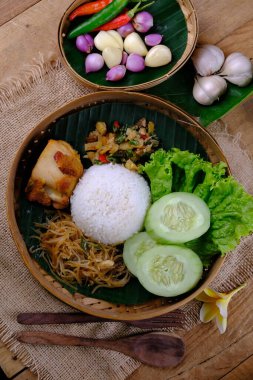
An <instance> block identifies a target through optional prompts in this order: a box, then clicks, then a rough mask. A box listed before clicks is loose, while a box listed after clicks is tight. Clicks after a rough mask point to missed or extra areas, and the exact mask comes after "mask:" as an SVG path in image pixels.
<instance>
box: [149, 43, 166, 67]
mask: <svg viewBox="0 0 253 380" xmlns="http://www.w3.org/2000/svg"><path fill="white" fill-rule="evenodd" d="M171 59H172V55H171V51H170V49H169V48H168V47H167V46H165V45H156V46H153V47H152V48H151V49H150V50H149V52H148V54H147V55H146V58H145V65H146V66H148V67H159V66H164V65H167V64H168V63H170V61H171Z"/></svg>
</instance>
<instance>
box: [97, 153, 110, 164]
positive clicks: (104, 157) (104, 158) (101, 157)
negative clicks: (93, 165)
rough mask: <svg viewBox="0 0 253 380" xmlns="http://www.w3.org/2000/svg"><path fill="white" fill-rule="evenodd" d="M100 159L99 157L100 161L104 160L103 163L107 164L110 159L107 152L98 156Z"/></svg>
mask: <svg viewBox="0 0 253 380" xmlns="http://www.w3.org/2000/svg"><path fill="white" fill-rule="evenodd" d="M98 159H99V161H100V162H103V164H107V163H108V162H109V161H108V160H107V157H106V155H105V154H100V155H99V156H98Z"/></svg>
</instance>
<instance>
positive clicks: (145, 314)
mask: <svg viewBox="0 0 253 380" xmlns="http://www.w3.org/2000/svg"><path fill="white" fill-rule="evenodd" d="M105 102H126V103H134V104H142V105H143V106H144V105H147V104H148V105H152V107H156V108H155V109H157V110H159V112H163V111H164V112H166V111H169V112H173V113H175V114H176V115H177V116H178V119H175V120H177V121H178V122H182V123H183V124H185V125H186V124H189V125H191V126H192V128H195V129H196V130H197V133H201V134H203V136H205V138H206V139H207V141H208V144H209V146H211V148H212V149H213V151H215V154H216V155H217V157H218V160H222V161H224V162H226V163H227V160H226V158H225V156H224V154H223V152H222V150H221V149H220V147H219V145H218V143H217V142H216V140H215V139H214V138H213V137H212V136H211V135H210V134H209V132H208V131H206V130H205V129H204V128H203V127H201V126H200V124H198V122H197V121H196V120H195V119H194V118H193V117H191V116H190V115H188V114H187V113H186V112H185V111H183V110H181V109H180V108H179V107H177V106H175V105H174V104H172V103H170V102H168V101H165V100H163V99H161V98H159V97H154V96H150V95H146V94H142V93H135V92H133V93H128V92H122V91H100V92H97V93H92V94H88V95H85V96H82V97H80V98H77V99H75V100H73V101H71V102H69V103H67V104H65V105H64V106H63V107H61V108H59V109H58V110H56V111H54V112H53V113H51V114H50V115H49V116H47V117H46V118H44V119H43V120H42V121H41V122H40V123H38V125H37V126H36V127H35V128H33V130H32V131H31V132H30V133H29V134H28V135H27V137H26V138H25V139H24V141H23V143H22V144H21V146H20V148H19V149H18V151H17V153H16V156H15V158H14V160H13V163H12V166H11V169H10V172H9V177H8V184H7V193H6V206H7V218H8V223H9V228H10V231H11V234H12V237H13V240H14V242H15V244H16V246H17V249H18V251H19V253H20V255H21V257H22V259H23V261H24V263H25V265H26V266H27V268H28V269H29V271H30V273H31V274H32V275H33V277H34V278H35V279H36V280H37V281H39V283H40V284H41V285H42V286H43V287H44V288H45V289H47V290H48V291H49V292H50V293H51V294H53V295H54V296H56V297H57V298H58V299H60V300H61V301H63V302H65V303H66V304H68V305H70V306H72V307H74V308H76V309H78V310H80V311H83V312H86V313H89V314H92V315H94V316H98V317H104V318H110V319H114V320H137V319H138V320H140V319H146V318H151V317H155V316H159V315H162V314H164V313H167V312H170V311H173V310H175V309H177V308H179V307H181V306H183V305H185V304H186V303H188V302H190V301H191V300H193V299H194V298H195V297H196V296H197V295H198V294H199V293H200V292H201V291H202V290H203V289H204V288H206V287H207V286H208V284H209V283H210V282H211V281H213V279H214V278H215V276H216V275H217V273H218V272H219V270H220V268H221V266H222V264H223V262H224V257H219V258H218V259H217V260H216V262H215V263H214V266H213V267H212V269H211V271H210V274H209V275H208V276H207V278H206V279H205V281H204V282H203V283H202V284H201V286H200V287H199V288H197V289H196V290H195V291H194V292H193V293H191V294H190V295H188V296H187V297H186V298H184V299H182V300H180V301H178V302H176V303H173V304H171V303H166V298H162V297H157V299H155V300H152V301H149V302H147V303H144V304H142V305H133V306H126V305H115V304H113V303H110V302H107V301H104V300H99V299H97V298H92V297H87V296H85V295H81V294H77V293H76V294H74V295H72V294H70V293H69V292H68V290H67V289H65V288H64V287H62V285H61V284H59V283H58V282H57V281H56V280H55V279H54V278H53V277H52V276H50V275H49V274H48V273H47V272H45V271H44V270H43V269H42V268H40V267H39V264H38V263H37V262H35V261H34V260H33V259H32V257H31V255H30V253H29V252H28V249H27V247H26V244H25V242H24V240H23V238H22V235H21V233H20V230H19V227H18V224H17V220H16V215H15V209H16V202H15V178H16V174H17V170H18V166H19V163H20V160H21V158H22V156H23V154H24V152H25V150H26V148H27V146H28V144H29V143H30V142H31V141H33V139H35V138H36V136H38V134H39V133H41V132H43V131H45V130H46V129H47V128H48V127H49V125H50V124H52V123H53V122H54V121H55V120H57V119H58V118H60V117H62V116H64V115H66V114H68V113H69V112H71V111H73V110H78V109H82V108H83V107H89V106H93V105H97V104H104V103H105ZM138 102H139V103H138ZM170 117H171V116H170ZM183 124H182V125H183ZM228 173H229V174H230V173H231V172H230V169H229V166H228Z"/></svg>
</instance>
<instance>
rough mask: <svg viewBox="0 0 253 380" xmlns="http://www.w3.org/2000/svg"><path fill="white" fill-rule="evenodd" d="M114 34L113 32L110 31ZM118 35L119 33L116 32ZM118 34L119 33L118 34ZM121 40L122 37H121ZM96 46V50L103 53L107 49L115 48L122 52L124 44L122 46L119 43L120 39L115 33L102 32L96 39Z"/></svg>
mask: <svg viewBox="0 0 253 380" xmlns="http://www.w3.org/2000/svg"><path fill="white" fill-rule="evenodd" d="M110 32H112V31H110ZM115 33H117V32H115ZM117 34H118V33H117ZM120 38H121V37H120ZM94 44H95V46H96V48H97V49H98V50H100V51H103V50H104V49H105V48H106V47H115V48H119V49H121V50H122V46H123V42H122V44H121V43H120V42H119V39H117V37H116V35H115V34H113V33H109V31H108V32H106V31H104V30H101V31H100V32H99V33H98V34H97V35H96V37H95V38H94Z"/></svg>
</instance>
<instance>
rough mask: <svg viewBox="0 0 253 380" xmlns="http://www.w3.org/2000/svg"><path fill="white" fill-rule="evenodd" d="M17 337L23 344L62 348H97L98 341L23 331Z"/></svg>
mask: <svg viewBox="0 0 253 380" xmlns="http://www.w3.org/2000/svg"><path fill="white" fill-rule="evenodd" d="M16 337H17V340H18V341H19V342H22V343H30V344H47V345H48V344H49V345H60V346H91V345H92V346H96V342H97V340H96V339H90V338H84V337H78V336H73V335H64V334H56V333H50V332H43V331H21V332H19V333H17V335H16Z"/></svg>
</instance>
